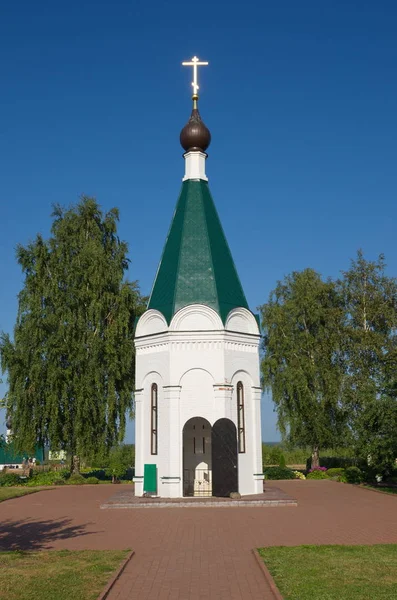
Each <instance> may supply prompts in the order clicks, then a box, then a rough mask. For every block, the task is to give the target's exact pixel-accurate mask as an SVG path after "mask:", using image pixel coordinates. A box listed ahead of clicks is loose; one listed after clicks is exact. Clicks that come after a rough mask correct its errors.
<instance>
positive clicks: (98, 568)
mask: <svg viewBox="0 0 397 600" xmlns="http://www.w3.org/2000/svg"><path fill="white" fill-rule="evenodd" d="M126 556H127V551H126V550H123V551H120V550H118V551H113V550H103V551H99V550H82V551H76V552H72V551H69V550H61V551H59V552H55V551H52V552H19V551H17V552H1V553H0V598H4V599H7V600H70V599H71V598H73V600H94V599H95V598H97V596H98V594H99V592H100V591H101V590H102V588H103V587H104V586H105V585H106V583H107V582H108V580H109V579H110V576H111V574H112V573H113V572H114V570H115V569H116V567H118V566H119V564H120V563H121V561H122V560H123V559H124V558H125V557H126Z"/></svg>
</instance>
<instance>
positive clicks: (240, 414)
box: [237, 381, 245, 452]
mask: <svg viewBox="0 0 397 600" xmlns="http://www.w3.org/2000/svg"><path fill="white" fill-rule="evenodd" d="M237 435H238V451H239V452H245V425H244V386H243V384H242V383H241V381H239V382H238V384H237Z"/></svg>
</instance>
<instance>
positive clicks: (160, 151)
mask: <svg viewBox="0 0 397 600" xmlns="http://www.w3.org/2000/svg"><path fill="white" fill-rule="evenodd" d="M396 28H397V4H396V3H395V2H393V1H392V0H390V1H386V0H378V2H376V3H375V2H373V1H371V2H370V1H366V0H354V1H352V0H344V1H342V0H336V1H334V2H314V1H312V0H309V1H306V2H304V3H302V2H301V3H298V2H296V0H285V1H283V2H277V3H276V2H262V1H259V0H257V1H255V2H253V1H252V0H248V1H247V2H244V3H233V2H230V1H229V2H227V3H226V2H223V1H221V2H219V1H218V2H211V1H209V0H204V1H202V2H200V3H197V4H196V5H191V4H189V3H186V2H181V1H180V0H174V1H173V2H154V3H153V2H152V3H148V2H144V1H143V0H140V1H135V2H134V1H128V2H127V1H121V0H113V1H112V2H111V1H110V0H106V1H103V0H102V1H100V0H99V1H97V2H89V1H87V0H80V1H79V2H78V1H77V0H69V2H67V3H66V2H62V3H60V2H53V1H49V0H41V1H39V2H36V3H32V2H31V1H30V0H19V1H18V0H16V1H15V2H8V3H5V2H3V3H2V6H1V8H0V202H1V222H0V255H1V275H2V277H1V287H0V330H4V331H12V328H13V325H14V322H15V316H16V311H17V299H16V296H17V293H18V291H19V290H20V288H21V285H22V278H21V273H20V271H19V268H18V266H17V264H16V261H15V246H16V244H17V243H22V244H25V243H27V242H28V241H29V240H30V239H32V238H34V237H35V235H36V234H37V233H38V232H41V233H43V234H44V235H45V236H47V235H48V233H49V228H50V224H51V220H50V213H51V205H52V203H54V202H58V203H61V204H64V205H68V204H70V203H73V202H76V201H77V200H78V198H79V196H80V195H81V194H83V193H84V194H87V195H92V196H95V197H96V198H97V200H98V201H99V203H100V204H101V205H102V206H103V208H104V209H109V208H111V207H112V206H118V207H119V208H120V211H121V222H120V228H119V233H120V237H121V238H123V239H125V240H127V241H128V243H129V248H130V258H131V268H130V273H129V277H130V278H131V279H138V280H139V281H140V284H141V288H142V291H143V292H144V293H148V292H149V291H150V288H151V285H152V281H153V278H154V275H155V272H156V268H157V264H158V261H159V258H160V255H161V251H162V247H163V243H164V240H165V236H166V233H167V230H168V227H169V224H170V220H171V217H172V213H173V210H174V206H175V202H176V199H177V196H178V193H179V189H180V185H181V178H182V176H183V170H184V166H183V159H182V150H181V148H180V146H179V131H180V129H181V128H182V126H183V125H184V124H185V122H186V121H187V119H188V117H189V114H190V81H191V73H190V69H187V68H184V67H182V66H181V64H180V63H181V61H182V60H188V59H190V58H191V57H192V56H193V55H194V54H197V55H198V56H199V57H200V58H201V59H203V60H208V61H209V62H210V66H209V67H206V68H203V69H202V70H201V81H200V87H201V89H200V91H201V97H200V110H201V114H202V117H203V120H204V121H205V123H206V124H207V126H208V127H209V128H210V129H211V133H212V139H213V141H212V144H211V146H210V148H209V151H208V152H209V158H208V161H207V175H208V176H209V178H210V186H211V190H212V194H213V196H214V199H215V203H216V205H217V208H218V211H219V213H220V217H221V220H222V223H223V226H224V229H225V232H226V235H227V237H228V240H229V244H230V246H231V249H232V253H233V256H234V259H235V262H236V265H237V268H238V271H239V274H240V277H241V280H242V283H243V286H244V288H245V291H246V295H247V298H248V301H249V303H250V306H251V307H252V309H255V308H256V307H257V306H258V305H260V304H262V303H264V302H265V301H266V300H267V298H268V295H269V292H270V290H272V289H273V288H274V287H275V285H276V282H277V280H279V279H281V278H282V277H283V276H284V275H285V274H287V273H289V272H291V271H292V270H300V269H303V268H305V267H312V268H314V269H317V270H318V271H319V272H321V273H322V274H323V275H324V276H337V275H338V273H339V272H340V270H343V269H346V268H348V266H349V261H350V259H351V258H352V257H354V255H355V253H356V251H357V249H358V248H362V249H363V250H364V253H365V255H366V256H367V257H368V258H370V259H373V258H375V257H376V256H377V255H378V254H379V253H381V252H383V253H385V255H386V260H387V263H388V271H389V273H390V274H392V275H396V274H397V256H396V245H395V226H396V217H397V195H396V188H397V184H396V158H397V157H396V139H397V110H396V100H397V77H396V71H397V42H396V33H395V32H396ZM3 390H4V386H3ZM2 420H3V419H2ZM2 429H3V425H2V424H0V431H1V430H2ZM132 429H133V427H132V426H130V427H129V431H128V436H127V438H128V440H131V439H132V438H131V436H132ZM263 437H264V440H267V441H272V440H276V439H277V438H278V433H277V431H276V427H275V415H274V413H273V409H272V403H271V401H270V399H269V398H265V399H264V403H263Z"/></svg>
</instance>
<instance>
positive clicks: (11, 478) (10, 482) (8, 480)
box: [0, 473, 25, 487]
mask: <svg viewBox="0 0 397 600" xmlns="http://www.w3.org/2000/svg"><path fill="white" fill-rule="evenodd" d="M24 483H25V481H24V480H23V479H21V478H20V477H19V475H17V473H1V474H0V486H1V487H11V486H14V485H24Z"/></svg>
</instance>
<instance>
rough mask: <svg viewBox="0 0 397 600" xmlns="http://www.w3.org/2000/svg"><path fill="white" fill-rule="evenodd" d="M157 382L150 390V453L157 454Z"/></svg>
mask: <svg viewBox="0 0 397 600" xmlns="http://www.w3.org/2000/svg"><path fill="white" fill-rule="evenodd" d="M157 396H158V394H157V384H156V383H153V384H152V388H151V391H150V453H151V454H157V422H158V412H157V408H158V406H157V404H158V403H157Z"/></svg>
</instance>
